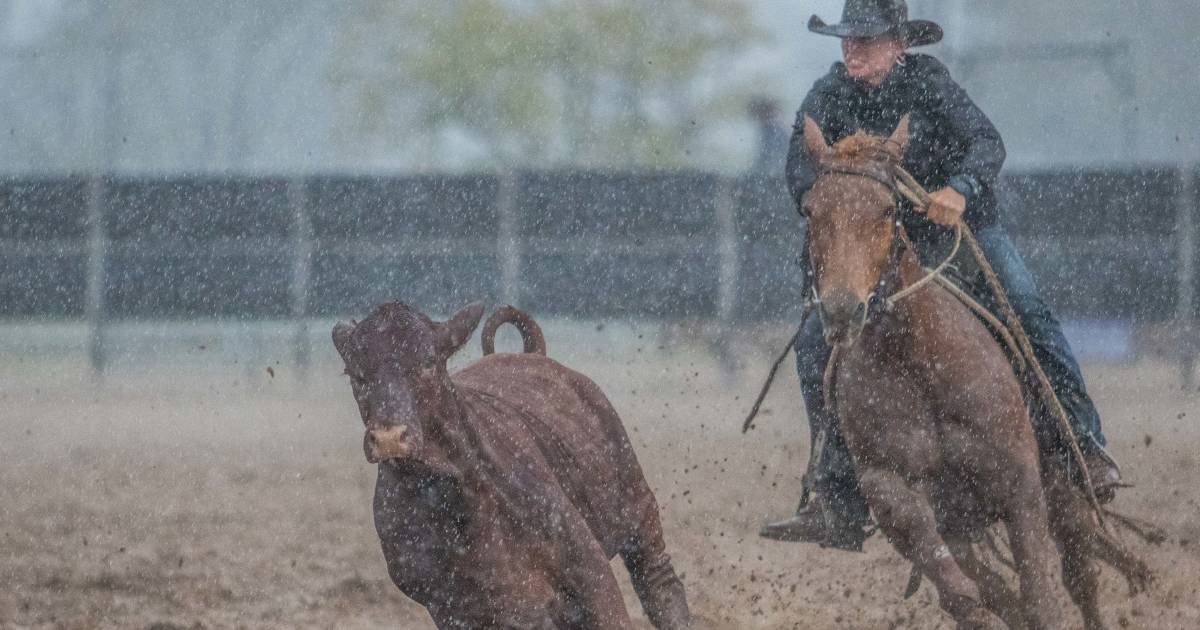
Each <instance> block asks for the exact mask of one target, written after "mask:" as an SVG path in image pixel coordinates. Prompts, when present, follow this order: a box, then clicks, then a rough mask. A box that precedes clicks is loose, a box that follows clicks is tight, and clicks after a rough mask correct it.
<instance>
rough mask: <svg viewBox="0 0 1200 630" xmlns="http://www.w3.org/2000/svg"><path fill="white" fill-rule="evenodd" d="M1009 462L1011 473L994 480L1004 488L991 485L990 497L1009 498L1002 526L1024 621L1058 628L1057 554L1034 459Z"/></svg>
mask: <svg viewBox="0 0 1200 630" xmlns="http://www.w3.org/2000/svg"><path fill="white" fill-rule="evenodd" d="M1011 461H1013V462H1014V464H1016V465H1017V466H1016V468H1015V469H1014V470H1013V471H1010V472H1011V473H1012V474H1009V475H1004V478H1003V479H999V478H998V479H997V481H1000V482H1001V483H1002V485H1003V486H1005V487H997V488H994V493H993V494H991V496H1006V495H1007V496H1008V498H1009V501H1008V503H1009V505H1008V506H1007V510H1006V512H1007V514H1006V515H1005V518H1004V525H1005V527H1006V528H1007V529H1008V540H1009V546H1010V547H1011V548H1012V554H1013V562H1014V564H1015V565H1016V568H1017V575H1018V577H1019V578H1020V584H1021V600H1022V603H1023V605H1024V607H1025V621H1026V623H1027V624H1028V625H1029V628H1030V630H1051V629H1053V628H1061V627H1062V611H1061V610H1060V609H1059V606H1058V602H1057V601H1056V599H1055V593H1057V592H1058V591H1057V589H1056V586H1057V584H1058V580H1057V577H1058V576H1057V575H1056V573H1057V570H1058V553H1057V550H1056V549H1055V548H1054V543H1053V542H1052V540H1051V538H1050V524H1049V518H1048V517H1047V515H1046V503H1045V499H1044V498H1043V494H1042V482H1041V478H1040V477H1039V475H1038V468H1037V462H1035V461H1030V462H1027V465H1025V466H1020V465H1019V464H1020V463H1021V460H1020V459H1017V458H1013V460H1011Z"/></svg>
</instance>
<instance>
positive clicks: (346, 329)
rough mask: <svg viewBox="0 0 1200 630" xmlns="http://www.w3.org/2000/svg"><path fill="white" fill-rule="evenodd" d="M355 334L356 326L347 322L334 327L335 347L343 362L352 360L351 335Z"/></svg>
mask: <svg viewBox="0 0 1200 630" xmlns="http://www.w3.org/2000/svg"><path fill="white" fill-rule="evenodd" d="M353 332H354V326H352V325H350V324H347V323H346V322H338V323H336V324H334V325H333V347H334V348H337V351H338V354H340V355H342V360H343V361H348V360H349V359H350V333H353Z"/></svg>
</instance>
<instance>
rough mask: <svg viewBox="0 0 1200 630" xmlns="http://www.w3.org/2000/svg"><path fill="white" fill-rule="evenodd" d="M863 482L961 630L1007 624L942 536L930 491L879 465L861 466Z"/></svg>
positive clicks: (887, 530) (888, 528) (879, 516)
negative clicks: (985, 602) (992, 609)
mask: <svg viewBox="0 0 1200 630" xmlns="http://www.w3.org/2000/svg"><path fill="white" fill-rule="evenodd" d="M859 481H860V484H861V486H862V489H863V494H864V495H865V496H866V497H867V501H868V502H869V503H870V504H871V509H872V510H874V511H875V519H876V520H877V521H878V522H879V527H880V529H882V530H883V532H884V534H886V535H887V537H888V540H890V541H891V542H892V544H893V545H894V546H895V547H896V549H897V550H898V551H899V552H900V553H901V554H902V555H903V556H904V557H905V558H907V559H908V560H910V561H911V562H913V563H914V564H916V565H917V566H918V567H920V569H921V572H922V573H923V574H924V575H925V576H926V577H928V578H929V580H930V581H931V582H933V584H934V586H935V587H936V588H937V591H938V601H939V603H940V604H941V607H942V610H945V611H946V612H947V613H948V614H949V615H950V616H951V617H953V618H954V621H955V623H957V624H958V630H1002V629H1003V628H1004V624H1003V623H1002V622H1001V621H1000V619H999V618H998V617H996V616H995V615H994V614H992V613H991V612H990V611H988V610H987V608H985V607H984V606H983V604H982V603H981V599H980V595H979V588H978V587H977V586H976V584H975V583H974V582H972V581H971V579H970V578H968V577H967V576H966V574H964V573H963V571H962V569H961V568H960V567H959V566H958V564H957V563H956V562H955V561H954V556H953V555H952V554H951V553H950V548H949V547H948V546H947V545H946V543H945V541H944V540H942V537H941V536H940V535H939V534H938V532H937V520H936V518H935V516H934V514H933V509H932V508H931V507H930V506H929V502H928V500H927V499H926V497H925V495H924V494H923V493H921V492H918V491H917V490H916V489H915V488H913V487H912V486H910V485H909V484H908V483H907V482H906V481H905V480H904V478H903V477H901V476H900V475H898V474H896V473H894V472H890V471H886V470H881V469H878V468H864V469H860V471H859Z"/></svg>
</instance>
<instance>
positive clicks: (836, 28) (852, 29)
mask: <svg viewBox="0 0 1200 630" xmlns="http://www.w3.org/2000/svg"><path fill="white" fill-rule="evenodd" d="M808 30H810V31H812V32H814V33H818V34H820V35H832V36H833V37H842V38H846V37H878V36H880V35H883V34H884V33H889V32H895V33H897V34H899V35H900V39H901V40H902V41H903V42H904V45H905V47H913V46H927V45H929V44H936V43H938V42H940V41H941V40H942V27H941V26H938V25H937V23H936V22H931V21H929V20H910V19H908V3H907V2H905V1H904V0H846V7H845V9H843V10H842V21H841V22H839V23H837V24H826V23H825V21H824V20H822V19H821V18H819V17H817V16H815V15H814V16H812V17H811V18H809V20H808Z"/></svg>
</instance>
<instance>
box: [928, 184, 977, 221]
mask: <svg viewBox="0 0 1200 630" xmlns="http://www.w3.org/2000/svg"><path fill="white" fill-rule="evenodd" d="M929 201H930V203H929V209H928V210H927V211H926V212H927V214H928V215H929V220H930V221H933V222H934V223H937V224H938V225H954V224H956V223H958V220H959V219H960V218H962V215H963V213H964V212H966V211H967V198H966V197H964V196H962V194H961V193H959V192H958V191H957V190H954V189H953V188H950V187H946V188H943V189H941V190H938V191H936V192H931V193H929Z"/></svg>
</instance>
